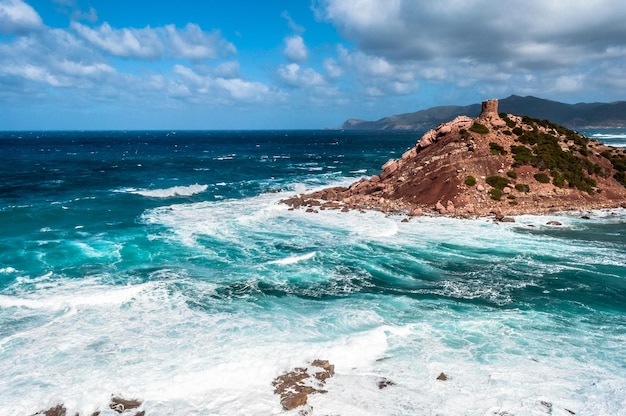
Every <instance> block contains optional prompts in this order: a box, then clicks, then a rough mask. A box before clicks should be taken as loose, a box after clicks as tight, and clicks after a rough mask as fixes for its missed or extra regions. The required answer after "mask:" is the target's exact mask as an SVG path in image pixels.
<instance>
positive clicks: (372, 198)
mask: <svg viewBox="0 0 626 416" xmlns="http://www.w3.org/2000/svg"><path fill="white" fill-rule="evenodd" d="M282 202H284V203H286V204H288V205H290V206H291V207H292V208H293V209H296V208H304V209H306V210H307V211H309V212H317V211H319V210H324V209H341V210H344V211H345V210H378V211H382V212H386V213H399V214H406V215H409V216H417V215H422V214H432V215H450V216H461V217H476V216H489V215H496V217H497V218H505V216H507V215H520V214H540V213H548V212H555V211H569V210H590V209H601V208H615V207H620V206H621V207H626V149H619V148H614V147H610V146H606V145H604V144H602V143H600V142H598V141H595V140H590V139H588V138H587V137H584V136H582V135H580V134H578V133H577V132H575V131H572V130H569V129H567V128H565V127H562V126H559V125H556V124H554V123H551V122H549V121H547V120H539V119H533V118H530V117H525V116H518V115H512V114H504V113H498V101H497V100H488V101H485V102H484V103H483V105H482V111H481V113H480V115H479V116H478V117H477V118H471V117H467V116H459V117H456V118H455V119H454V120H452V121H449V122H447V123H443V124H441V125H439V126H438V127H437V128H435V129H432V130H430V131H428V132H427V133H426V134H424V135H423V136H422V138H421V139H420V140H419V141H418V142H417V144H416V145H415V146H414V147H412V148H410V149H408V150H407V151H406V152H405V153H404V154H403V155H402V157H401V158H399V159H395V160H389V161H388V162H387V163H385V164H384V165H383V166H382V171H381V172H380V173H379V174H378V175H374V176H372V177H370V178H363V179H361V180H359V181H357V182H355V183H353V184H352V185H350V186H349V187H347V188H346V187H334V188H328V189H324V190H321V191H318V192H313V193H309V194H303V195H297V196H294V197H292V198H288V199H284V200H283V201H282Z"/></svg>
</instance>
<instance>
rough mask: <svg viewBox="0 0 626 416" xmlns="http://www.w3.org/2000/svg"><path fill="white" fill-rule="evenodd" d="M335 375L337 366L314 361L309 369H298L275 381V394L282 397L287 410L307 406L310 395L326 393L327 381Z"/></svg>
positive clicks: (281, 401)
mask: <svg viewBox="0 0 626 416" xmlns="http://www.w3.org/2000/svg"><path fill="white" fill-rule="evenodd" d="M334 374H335V366H334V365H332V364H330V363H329V362H328V361H327V360H314V361H313V362H312V363H311V364H310V366H309V367H297V368H294V369H293V370H291V371H288V372H286V373H284V374H282V375H280V376H278V377H276V378H275V379H274V381H273V382H272V385H273V386H274V394H277V395H279V396H280V404H281V405H282V406H283V408H284V409H285V410H293V409H295V408H296V407H299V406H302V405H305V404H306V403H307V400H308V395H309V394H314V393H326V391H325V390H323V387H324V384H325V383H326V380H327V379H328V378H330V377H332V376H333V375H334Z"/></svg>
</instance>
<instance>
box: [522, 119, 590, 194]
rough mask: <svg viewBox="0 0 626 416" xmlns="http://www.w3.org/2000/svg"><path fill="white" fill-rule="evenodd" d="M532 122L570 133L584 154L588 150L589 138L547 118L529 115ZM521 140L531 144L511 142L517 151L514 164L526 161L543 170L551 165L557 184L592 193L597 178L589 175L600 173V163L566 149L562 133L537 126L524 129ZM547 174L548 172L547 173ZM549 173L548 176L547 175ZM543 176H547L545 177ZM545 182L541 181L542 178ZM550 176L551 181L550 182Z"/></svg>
mask: <svg viewBox="0 0 626 416" xmlns="http://www.w3.org/2000/svg"><path fill="white" fill-rule="evenodd" d="M527 121H528V122H529V123H535V122H536V123H537V124H539V125H541V126H543V127H546V126H547V127H549V128H551V129H552V130H553V131H558V132H559V134H564V135H566V136H567V140H568V141H570V140H571V141H573V142H574V143H575V144H576V145H577V146H579V147H578V148H577V149H578V152H579V153H581V154H583V155H584V153H585V152H587V148H586V146H587V142H588V139H587V138H585V137H582V136H580V135H578V134H577V133H576V132H574V131H572V130H567V129H566V128H565V127H561V126H558V125H556V124H552V123H550V122H548V121H545V120H535V119H530V118H529V119H528V120H527ZM518 140H519V142H520V143H522V144H526V145H529V146H531V147H530V148H529V147H527V146H511V152H512V153H513V159H514V163H513V167H519V166H522V165H531V166H534V167H536V168H538V169H540V170H545V169H548V170H549V171H550V174H551V175H552V177H553V178H554V179H555V180H554V181H553V183H554V184H555V185H556V186H565V183H566V182H567V184H568V185H569V186H570V187H572V188H577V189H579V190H581V191H585V192H588V193H591V192H593V188H594V187H595V186H596V182H595V181H594V180H593V179H592V178H590V177H589V176H588V175H593V174H599V173H600V172H601V168H600V166H599V165H597V164H594V163H591V162H590V161H589V159H587V158H585V157H579V156H577V155H576V154H575V153H574V152H572V151H565V150H563V149H562V148H561V144H560V139H559V137H557V136H555V135H552V134H548V133H542V132H540V131H539V130H537V129H534V130H532V131H524V132H523V134H522V135H520V136H519V138H518ZM544 175H545V174H544ZM546 177H547V176H546ZM542 180H546V179H543V177H542ZM540 182H541V181H540ZM549 182H550V180H549V178H548V179H547V182H543V183H549Z"/></svg>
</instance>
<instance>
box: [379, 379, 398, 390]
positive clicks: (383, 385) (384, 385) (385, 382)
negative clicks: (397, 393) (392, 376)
mask: <svg viewBox="0 0 626 416" xmlns="http://www.w3.org/2000/svg"><path fill="white" fill-rule="evenodd" d="M376 385H377V386H378V388H379V389H380V390H382V389H385V388H387V387H391V386H395V385H396V383H394V382H393V381H391V380H389V379H388V378H385V377H381V378H380V379H378V381H377V382H376Z"/></svg>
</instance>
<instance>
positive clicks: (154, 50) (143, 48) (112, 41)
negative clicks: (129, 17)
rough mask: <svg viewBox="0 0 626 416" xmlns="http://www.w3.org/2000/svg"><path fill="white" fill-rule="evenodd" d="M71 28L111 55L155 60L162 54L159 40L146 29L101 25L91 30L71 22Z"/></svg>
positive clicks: (152, 32)
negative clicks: (115, 27)
mask: <svg viewBox="0 0 626 416" xmlns="http://www.w3.org/2000/svg"><path fill="white" fill-rule="evenodd" d="M71 27H72V29H74V30H75V31H76V33H78V34H79V35H80V36H82V37H83V38H84V39H85V40H87V41H88V42H90V43H91V44H93V45H94V46H96V47H98V48H100V49H101V50H103V51H105V52H106V53H109V54H111V55H115V56H122V57H126V58H128V57H134V58H141V59H156V58H158V57H159V56H161V54H162V53H163V45H162V42H161V39H160V38H159V36H158V34H157V33H156V32H155V31H154V30H153V29H151V28H148V27H147V28H144V29H113V28H112V27H111V26H110V25H109V24H108V23H103V24H102V25H100V27H99V28H97V29H92V28H90V27H88V26H86V25H83V24H81V23H77V22H72V24H71Z"/></svg>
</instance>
